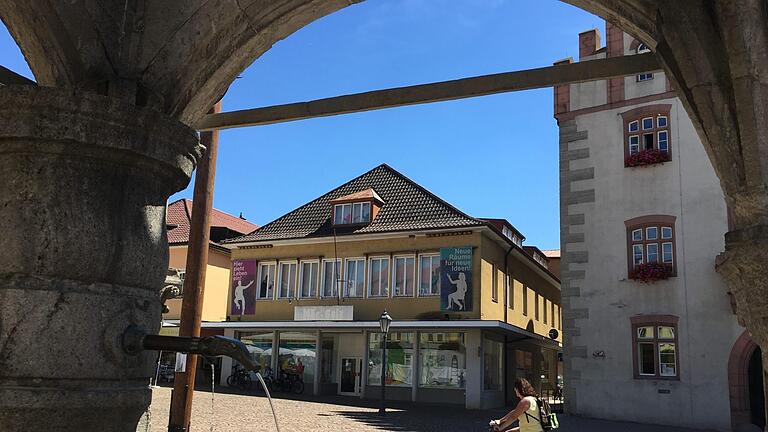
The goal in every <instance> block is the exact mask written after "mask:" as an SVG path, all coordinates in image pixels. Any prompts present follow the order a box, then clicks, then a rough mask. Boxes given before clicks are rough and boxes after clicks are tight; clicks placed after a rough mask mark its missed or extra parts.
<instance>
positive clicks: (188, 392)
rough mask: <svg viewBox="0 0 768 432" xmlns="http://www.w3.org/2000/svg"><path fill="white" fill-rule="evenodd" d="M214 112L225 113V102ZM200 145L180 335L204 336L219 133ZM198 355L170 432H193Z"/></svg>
mask: <svg viewBox="0 0 768 432" xmlns="http://www.w3.org/2000/svg"><path fill="white" fill-rule="evenodd" d="M211 112H214V113H217V112H221V101H219V102H217V103H216V105H214V107H213V109H212V110H211ZM200 142H201V143H202V144H203V145H204V146H205V148H206V152H205V154H204V155H203V158H202V159H201V160H200V163H199V164H198V166H197V173H196V175H195V190H194V195H193V197H192V221H191V223H190V229H189V245H188V247H187V268H186V274H185V277H184V291H183V300H182V303H181V321H180V323H179V336H187V337H189V336H193V337H197V336H200V321H201V317H202V314H203V295H204V290H205V270H206V267H207V266H208V243H209V240H210V232H211V209H212V208H213V186H214V179H215V177H216V156H217V153H218V145H219V133H218V131H212V132H201V133H200ZM196 369H197V355H195V354H188V355H187V365H186V371H185V372H177V373H176V377H175V379H174V383H173V390H174V391H173V397H172V399H171V411H170V418H169V420H168V431H169V432H185V431H189V424H190V419H191V418H192V397H193V395H194V392H195V372H196Z"/></svg>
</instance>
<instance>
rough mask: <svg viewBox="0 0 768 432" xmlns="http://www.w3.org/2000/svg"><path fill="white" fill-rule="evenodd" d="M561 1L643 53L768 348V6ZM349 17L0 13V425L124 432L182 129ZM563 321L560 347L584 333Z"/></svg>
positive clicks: (11, 2)
mask: <svg viewBox="0 0 768 432" xmlns="http://www.w3.org/2000/svg"><path fill="white" fill-rule="evenodd" d="M565 1H566V2H568V3H571V4H573V5H575V6H578V7H581V8H583V9H586V10H588V11H590V12H593V13H596V14H597V15H600V16H601V17H603V18H605V19H607V20H609V21H611V22H613V23H614V24H617V25H618V26H619V27H621V28H622V29H623V30H625V31H627V32H628V33H630V34H633V35H634V36H636V37H637V38H638V39H640V40H641V41H642V42H644V43H645V44H646V45H648V46H649V47H651V48H652V49H653V50H654V52H655V53H656V54H657V55H658V57H659V59H660V61H661V63H662V64H663V66H664V69H665V71H666V73H667V76H669V77H670V79H671V80H672V82H673V84H674V88H675V89H677V91H678V92H679V96H680V98H681V100H682V102H683V104H684V105H685V107H686V110H687V112H688V114H689V116H690V118H691V120H692V121H693V123H694V125H695V127H696V129H697V130H698V133H699V135H700V137H701V141H702V143H704V146H705V148H706V150H707V153H708V155H709V157H710V159H711V160H712V163H713V166H714V167H715V171H716V173H717V175H718V176H719V178H720V180H721V184H722V186H723V190H724V192H725V196H726V200H727V202H728V205H729V207H730V209H731V213H732V215H733V222H734V230H733V231H732V232H730V233H728V234H727V236H726V252H725V254H724V255H723V256H722V258H721V261H720V266H719V269H720V270H721V271H722V273H723V274H724V275H725V277H726V278H727V280H728V283H729V285H730V289H731V291H732V293H733V295H734V298H735V299H736V305H737V313H738V315H739V318H740V320H741V321H742V322H743V323H744V324H745V325H746V327H747V328H749V329H750V331H751V333H752V335H753V336H754V337H755V340H756V342H757V343H758V344H759V345H760V346H762V347H764V348H766V349H768V318H765V317H766V316H767V315H766V312H767V311H768V277H767V276H766V275H765V273H764V265H765V263H766V262H768V130H766V129H765V128H764V125H765V124H766V123H768V111H767V110H766V109H765V107H766V106H768V78H766V77H768V24H766V23H768V3H767V2H766V1H765V0H733V1H722V2H711V1H709V0H690V1H685V2H682V1H674V2H672V1H656V0H565ZM353 3H356V1H355V0H275V1H268V0H209V1H202V0H198V1H181V0H175V1H171V0H168V1H162V2H160V1H147V0H102V1H71V2H54V1H45V2H44V1H36V2H32V1H28V2H19V1H16V0H0V19H2V20H3V22H4V23H5V25H6V27H7V28H8V29H9V31H10V32H11V34H12V35H13V37H14V39H15V40H16V42H17V44H18V45H19V47H20V48H21V50H22V52H23V53H24V56H25V58H26V59H27V61H28V63H29V65H30V68H31V69H32V71H33V73H34V74H35V77H36V78H37V81H38V83H39V84H41V86H40V87H29V88H23V89H21V88H14V87H13V86H11V87H7V88H0V180H1V181H0V183H2V184H4V185H7V184H13V185H14V186H15V188H5V190H2V191H0V203H1V204H2V205H0V220H2V221H3V225H0V250H3V251H6V253H4V254H2V255H0V300H2V301H0V370H3V375H2V376H0V429H3V430H22V429H25V428H26V429H51V428H52V429H55V430H89V429H94V428H95V427H97V426H98V428H99V429H101V430H105V431H109V430H131V429H132V427H134V426H135V423H136V421H137V419H138V416H139V415H140V414H141V412H142V411H143V410H144V409H145V408H146V406H147V405H148V403H149V391H148V390H147V389H146V388H145V386H143V385H142V384H143V381H142V379H143V377H148V376H149V375H150V374H151V358H150V357H148V356H144V357H145V358H133V357H129V356H126V354H125V353H124V352H123V351H122V350H121V346H120V335H121V331H123V330H124V329H125V327H126V326H127V325H128V324H131V323H134V324H136V323H141V324H143V325H145V326H146V327H147V328H152V327H153V326H155V327H157V325H158V324H159V321H160V313H159V295H157V292H156V291H157V287H159V286H160V285H161V282H162V280H163V277H164V272H165V268H164V265H163V261H167V256H166V255H165V254H164V252H163V250H164V249H165V250H166V251H167V247H166V246H167V245H166V244H165V236H164V206H163V203H164V201H165V200H166V199H167V197H168V196H169V195H170V194H172V193H173V192H175V191H176V190H179V189H181V188H182V187H184V186H185V185H186V184H187V182H188V181H189V177H190V175H191V172H192V169H193V168H194V166H195V163H196V161H197V160H198V159H199V157H200V152H201V150H202V149H201V148H200V147H199V145H198V143H197V140H196V137H195V133H194V131H193V130H192V129H191V128H190V127H189V125H192V124H194V123H195V122H196V121H197V120H199V119H200V118H201V117H202V116H203V115H204V114H205V113H206V112H207V111H208V109H209V108H210V106H211V105H212V103H213V101H216V100H218V99H219V98H220V97H221V96H222V95H223V94H224V92H225V91H226V89H227V88H228V86H229V85H230V84H231V82H232V81H233V80H234V79H235V77H236V76H237V75H238V74H239V73H240V72H241V71H242V70H244V69H245V68H246V67H247V66H248V65H249V64H250V63H252V62H253V61H254V60H255V59H257V58H258V57H259V56H261V55H262V54H263V53H264V52H266V51H267V50H268V49H269V48H270V47H271V46H272V45H273V44H274V43H276V42H277V41H279V40H280V39H283V38H285V37H287V36H289V35H290V34H291V33H293V32H295V31H296V30H298V29H300V28H301V27H303V26H305V25H307V24H308V23H310V22H312V21H314V20H317V19H319V18H320V17H322V16H325V15H327V14H329V13H332V12H334V11H336V10H339V9H341V8H343V7H346V6H349V5H351V4H353ZM22 108H23V109H22ZM22 227H23V228H25V229H28V232H31V233H32V234H31V235H23V234H25V233H26V232H22V230H21V228H22ZM166 253H167V252H166ZM158 263H159V264H158ZM29 305H33V306H32V307H30V306H29ZM94 311H98V313H94ZM26 312H29V313H26ZM563 318H564V327H565V331H564V336H565V338H566V343H567V338H568V335H569V329H571V328H573V326H572V325H571V324H570V323H572V322H573V321H574V320H576V319H583V318H581V317H579V316H576V315H569V314H568V311H567V309H566V311H565V313H564V316H563ZM28 341H35V342H36V343H34V344H30V343H28ZM565 354H566V356H567V355H569V353H568V348H566V353H565ZM43 360H44V361H43ZM105 386H106V387H105ZM105 388H108V389H109V391H111V392H112V393H111V394H113V395H114V397H112V398H104V397H103V394H104V391H105ZM43 395H45V396H43ZM94 408H97V409H94ZM11 410H12V411H13V415H8V414H6V413H8V412H10V411H11ZM73 413H76V414H75V415H73ZM105 420H106V421H105ZM52 421H55V422H57V424H51V422H52ZM37 426H39V427H37Z"/></svg>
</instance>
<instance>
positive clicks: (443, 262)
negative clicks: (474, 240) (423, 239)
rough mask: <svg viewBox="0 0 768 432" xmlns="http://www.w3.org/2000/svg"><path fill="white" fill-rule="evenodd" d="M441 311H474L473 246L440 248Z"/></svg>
mask: <svg viewBox="0 0 768 432" xmlns="http://www.w3.org/2000/svg"><path fill="white" fill-rule="evenodd" d="M440 310H443V311H454V312H469V311H471V310H472V246H464V247H449V248H440Z"/></svg>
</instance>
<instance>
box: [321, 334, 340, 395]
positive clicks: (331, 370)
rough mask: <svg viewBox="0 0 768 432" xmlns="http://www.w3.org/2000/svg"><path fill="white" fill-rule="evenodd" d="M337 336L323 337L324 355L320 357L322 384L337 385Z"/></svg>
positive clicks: (322, 348)
mask: <svg viewBox="0 0 768 432" xmlns="http://www.w3.org/2000/svg"><path fill="white" fill-rule="evenodd" d="M337 345H338V344H337V343H336V336H323V338H322V340H321V341H320V346H321V350H322V355H321V356H320V382H321V383H323V384H336V383H337V382H338V381H337V378H336V375H337V373H336V354H337V352H338V350H337Z"/></svg>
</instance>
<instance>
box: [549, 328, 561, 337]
mask: <svg viewBox="0 0 768 432" xmlns="http://www.w3.org/2000/svg"><path fill="white" fill-rule="evenodd" d="M559 336H560V332H559V331H557V329H551V330H549V338H550V339H557V338H558V337H559Z"/></svg>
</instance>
